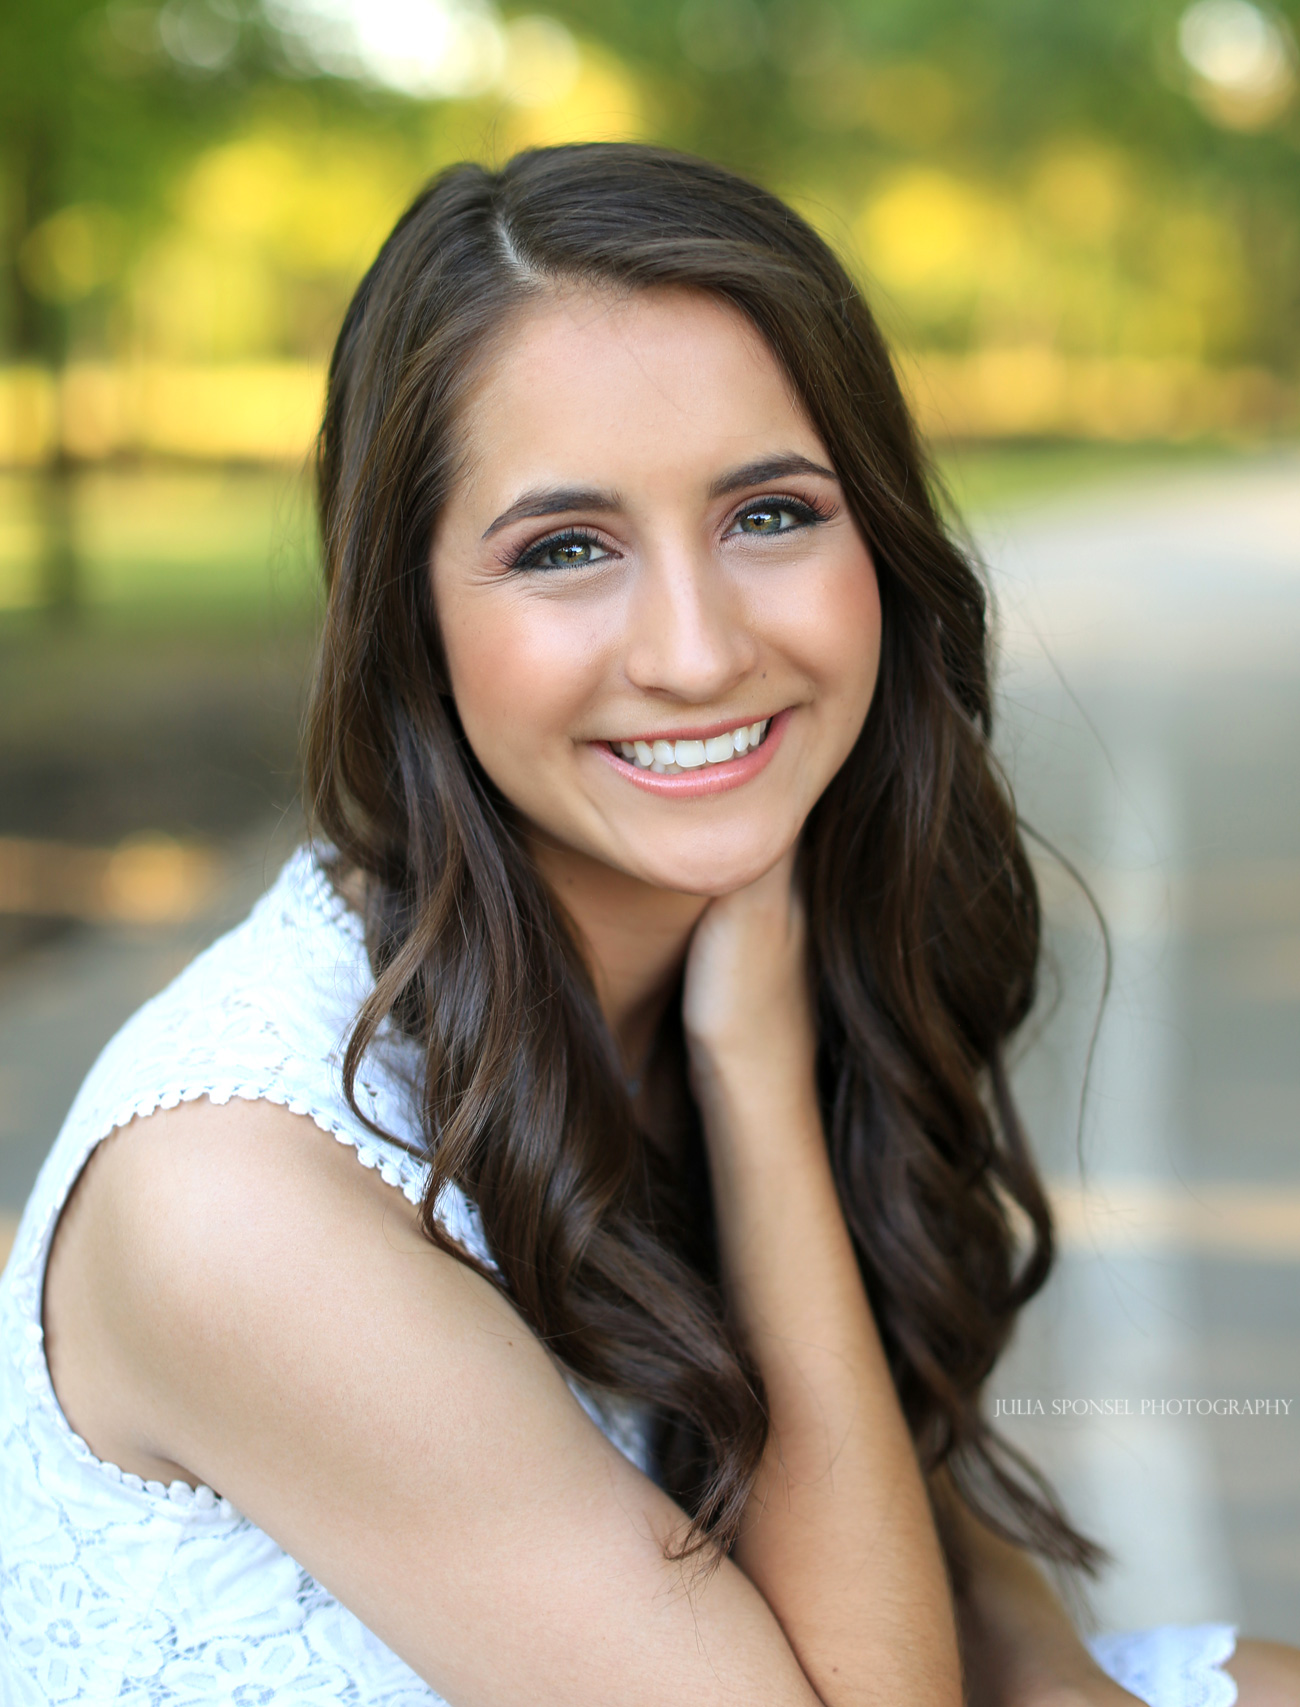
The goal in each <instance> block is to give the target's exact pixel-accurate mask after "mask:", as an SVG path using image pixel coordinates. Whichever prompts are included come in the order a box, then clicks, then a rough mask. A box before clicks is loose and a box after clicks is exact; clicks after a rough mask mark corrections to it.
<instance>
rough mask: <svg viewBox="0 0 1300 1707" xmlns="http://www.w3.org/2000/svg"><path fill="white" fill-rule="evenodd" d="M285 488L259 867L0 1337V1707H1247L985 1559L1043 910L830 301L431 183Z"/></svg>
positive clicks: (136, 1038) (644, 196) (607, 217)
mask: <svg viewBox="0 0 1300 1707" xmlns="http://www.w3.org/2000/svg"><path fill="white" fill-rule="evenodd" d="M318 471H319V486H320V509H321V526H322V536H323V542H324V554H325V562H326V569H327V576H328V581H329V601H328V607H327V614H326V621H325V629H324V634H323V637H322V642H321V650H320V659H319V665H318V670H317V677H316V682H315V687H314V697H313V705H312V711H311V717H310V725H309V731H308V744H307V745H308V750H307V764H306V769H307V781H308V800H309V806H310V809H311V812H312V815H313V819H314V824H315V839H314V840H313V841H312V843H311V844H309V845H308V846H307V847H305V848H304V849H302V850H300V852H299V853H298V855H297V856H295V858H294V859H293V860H292V861H291V862H290V864H289V865H288V866H287V867H286V869H285V871H284V872H283V874H282V875H281V877H280V879H279V880H278V882H277V883H276V884H275V886H274V887H273V889H272V890H271V892H270V893H269V895H268V896H266V897H265V898H264V899H263V901H262V902H261V903H260V904H259V905H258V907H257V908H256V909H255V910H254V912H253V914H252V916H251V917H250V918H249V919H248V920H247V921H246V922H245V923H244V924H243V925H242V926H240V927H238V928H237V929H236V930H235V931H233V932H232V933H230V935H228V936H227V937H225V938H224V939H222V941H221V942H219V943H218V944H216V945H215V946H214V947H213V948H212V949H210V950H209V951H208V952H207V953H206V954H205V955H204V956H202V957H201V958H200V959H199V960H198V961H197V962H195V964H194V965H193V966H192V967H190V968H189V969H188V970H187V971H186V972H185V973H183V974H182V976H181V977H180V978H179V979H178V980H177V981H176V982H175V983H174V984H173V985H172V986H171V987H170V988H169V990H167V991H166V992H164V993H163V995H162V996H161V997H159V998H157V999H156V1000H155V1002H153V1003H151V1004H150V1005H149V1006H148V1007H147V1008H145V1009H144V1010H142V1011H141V1013H140V1014H138V1015H137V1016H136V1018H135V1019H134V1020H133V1021H132V1022H130V1024H129V1025H128V1026H127V1027H126V1028H125V1029H124V1031H123V1032H122V1033H120V1034H119V1036H118V1037H117V1038H116V1039H115V1040H114V1042H113V1043H112V1044H110V1046H109V1048H108V1050H107V1051H106V1052H105V1055H104V1056H103V1057H102V1058H101V1060H100V1062H99V1063H98V1064H97V1066H96V1067H95V1069H94V1070H93V1071H92V1074H91V1076H90V1078H89V1079H88V1080H87V1083H86V1086H85V1087H84V1089H83V1091H82V1093H81V1095H80V1097H79V1098H78V1100H77V1103H76V1104H75V1105H74V1107H73V1110H72V1112H71V1114H70V1115H69V1117H68V1121H67V1123H66V1125H65V1127H64V1130H63V1132H62V1134H61V1135H60V1137H59V1139H58V1141H57V1143H56V1145H55V1148H54V1151H53V1153H52V1155H51V1158H50V1161H49V1163H48V1164H47V1166H46V1168H45V1170H44V1172H43V1174H42V1176H41V1179H40V1181H39V1182H38V1184H37V1187H36V1190H35V1192H34V1194H33V1197H32V1200H31V1202H30V1204H29V1206H28V1209H27V1212H26V1214H25V1216H24V1220H23V1223H22V1225H21V1227H20V1229H19V1232H18V1236H17V1239H16V1243H15V1249H14V1253H13V1257H12V1259H11V1261H10V1264H9V1267H8V1269H7V1270H6V1273H5V1277H4V1281H3V1283H2V1285H0V1315H2V1317H3V1323H2V1325H3V1329H4V1334H3V1339H2V1340H0V1347H2V1348H3V1349H2V1353H0V1633H2V1634H3V1637H4V1642H3V1646H2V1647H0V1685H3V1693H4V1695H5V1699H6V1701H7V1702H8V1701H14V1702H16V1703H22V1704H24V1707H25V1704H26V1703H28V1702H31V1703H36V1702H44V1701H46V1700H50V1699H60V1700H71V1701H82V1702H94V1703H99V1702H103V1703H107V1702H109V1701H113V1702H118V1703H123V1702H125V1703H132V1702H139V1703H144V1702H155V1701H161V1700H164V1699H165V1700H168V1701H192V1702H195V1703H199V1702H202V1703H205V1704H207V1703H215V1702H226V1703H230V1704H232V1707H234V1704H235V1703H238V1704H240V1707H247V1704H248V1703H252V1702H261V1703H269V1702H271V1701H274V1702H276V1703H281V1702H284V1703H293V1704H301V1707H307V1704H313V1707H315V1704H323V1703H326V1702H339V1701H355V1702H358V1703H360V1702H365V1703H374V1704H380V1703H382V1704H385V1707H395V1704H398V1703H401V1704H408V1703H409V1704H414V1703H417V1702H419V1703H436V1702H438V1701H440V1700H441V1701H447V1702H454V1703H458V1704H462V1703H463V1704H464V1707H478V1704H482V1707H516V1704H518V1707H525V1704H527V1707H548V1704H554V1707H597V1704H603V1703H605V1702H609V1701H617V1702H619V1703H621V1704H627V1707H668V1704H670V1703H672V1704H674V1707H675V1704H676V1703H678V1702H681V1701H683V1700H689V1701H691V1702H693V1703H700V1704H702V1707H709V1704H716V1707H723V1704H726V1703H737V1704H739V1703H742V1702H743V1703H745V1704H746V1707H750V1704H753V1703H763V1704H766V1707H858V1704H865V1703H868V1702H873V1703H874V1702H878V1701H891V1702H892V1701H907V1702H909V1703H917V1704H919V1707H961V1704H962V1703H963V1702H965V1701H973V1702H978V1703H998V1704H1001V1707H1089V1704H1091V1707H1119V1704H1120V1703H1122V1702H1123V1701H1125V1700H1131V1699H1132V1696H1131V1695H1130V1694H1128V1693H1126V1688H1127V1689H1131V1690H1132V1691H1133V1692H1134V1693H1136V1694H1137V1695H1138V1696H1139V1697H1140V1698H1141V1699H1144V1700H1146V1701H1148V1702H1150V1703H1152V1704H1153V1707H1220V1704H1225V1703H1228V1702H1231V1701H1232V1700H1233V1699H1235V1691H1236V1684H1235V1683H1234V1681H1233V1676H1232V1675H1230V1674H1229V1673H1228V1672H1227V1671H1225V1670H1223V1669H1222V1667H1223V1666H1224V1665H1225V1664H1229V1663H1230V1664H1231V1666H1232V1668H1233V1672H1234V1673H1235V1676H1236V1678H1237V1680H1238V1681H1240V1683H1241V1685H1242V1697H1241V1699H1242V1700H1243V1702H1246V1703H1248V1707H1269V1704H1270V1703H1272V1702H1283V1701H1286V1700H1293V1699H1294V1698H1295V1696H1294V1679H1295V1676H1296V1657H1295V1656H1293V1655H1291V1653H1290V1651H1289V1650H1285V1649H1281V1648H1267V1647H1261V1646H1259V1645H1254V1646H1251V1645H1250V1644H1242V1645H1241V1647H1239V1648H1238V1649H1237V1651H1236V1653H1235V1654H1234V1651H1233V1650H1234V1637H1235V1632H1234V1631H1233V1630H1232V1629H1231V1628H1230V1627H1226V1626H1218V1625H1215V1626H1205V1627H1201V1628H1199V1629H1173V1630H1165V1631H1159V1632H1145V1633H1142V1632H1139V1633H1137V1634H1135V1635H1130V1636H1119V1637H1115V1636H1112V1637H1109V1638H1106V1639H1105V1640H1104V1641H1102V1642H1099V1643H1095V1644H1093V1646H1092V1648H1091V1650H1090V1649H1089V1648H1088V1647H1085V1646H1084V1645H1083V1644H1082V1643H1081V1642H1080V1641H1079V1640H1078V1638H1077V1637H1076V1636H1075V1634H1074V1631H1073V1629H1072V1627H1071V1625H1070V1622H1069V1620H1068V1619H1067V1617H1066V1616H1065V1614H1064V1612H1063V1610H1062V1608H1061V1607H1060V1605H1059V1603H1058V1602H1057V1601H1056V1599H1055V1598H1054V1596H1053V1595H1052V1594H1051V1593H1050V1592H1049V1590H1048V1589H1047V1586H1046V1584H1045V1582H1044V1580H1043V1578H1042V1577H1041V1576H1040V1575H1039V1574H1038V1573H1037V1571H1036V1570H1035V1568H1034V1567H1033V1566H1032V1565H1031V1564H1030V1563H1029V1562H1028V1559H1027V1557H1026V1550H1031V1551H1037V1552H1038V1553H1039V1554H1040V1555H1042V1556H1044V1557H1046V1558H1048V1559H1051V1560H1054V1561H1056V1562H1058V1563H1059V1564H1062V1565H1064V1566H1067V1567H1069V1566H1073V1567H1083V1568H1088V1567H1091V1566H1093V1565H1095V1563H1096V1562H1097V1560H1098V1558H1099V1556H1100V1555H1099V1552H1098V1549H1096V1548H1095V1547H1094V1546H1093V1545H1092V1544H1091V1543H1090V1542H1089V1541H1088V1540H1087V1539H1086V1538H1085V1537H1083V1536H1081V1535H1079V1534H1078V1533H1077V1532H1076V1531H1075V1530H1074V1529H1073V1528H1072V1527H1071V1525H1070V1523H1069V1522H1068V1520H1067V1519H1066V1517H1065V1515H1064V1513H1063V1512H1062V1511H1061V1509H1060V1507H1059V1505H1058V1504H1057V1502H1056V1501H1055V1499H1054V1497H1053V1496H1052V1494H1051V1491H1050V1489H1049V1488H1048V1487H1047V1485H1046V1484H1045V1483H1044V1482H1043V1481H1042V1480H1041V1478H1039V1477H1037V1476H1036V1474H1035V1473H1034V1472H1033V1470H1032V1468H1031V1467H1030V1466H1028V1465H1027V1464H1025V1463H1024V1462H1023V1461H1020V1460H1018V1459H1017V1458H1016V1457H1015V1455H1014V1454H1013V1453H1011V1452H1010V1451H1009V1449H1008V1448H1007V1447H1005V1446H1004V1445H1002V1444H1001V1443H1000V1442H999V1440H998V1438H997V1436H996V1435H995V1433H994V1432H993V1431H992V1429H991V1428H990V1426H989V1424H988V1422H987V1421H986V1419H985V1417H984V1415H983V1413H982V1410H981V1392H982V1388H983V1384H984V1382H985V1380H986V1378H987V1376H988V1374H989V1372H990V1370H991V1369H992V1367H993V1365H994V1363H995V1360H996V1358H997V1356H998V1354H999V1352H1000V1351H1001V1349H1002V1348H1003V1346H1004V1345H1005V1343H1006V1340H1007V1337H1008V1335H1009V1333H1010V1331H1011V1328H1012V1326H1013V1324H1014V1321H1015V1317H1016V1313H1017V1311H1018V1309H1019V1308H1020V1306H1021V1305H1022V1304H1023V1303H1024V1302H1025V1300H1026V1299H1027V1298H1029V1297H1030V1296H1031V1295H1032V1294H1033V1293H1034V1291H1035V1290H1036V1289H1037V1288H1038V1287H1039V1286H1040V1285H1041V1283H1042V1281H1043V1279H1044V1277H1045V1275H1046V1273H1047V1270H1048V1267H1049V1264H1050V1260H1051V1224H1050V1219H1049V1216H1048V1210H1047V1205H1046V1202H1045V1199H1044V1196H1043V1192H1042V1189H1041V1186H1040V1184H1039V1181H1038V1178H1037V1175H1036V1173H1035V1170H1034V1167H1033V1164H1032V1160H1031V1157H1030V1153H1029V1150H1028V1146H1027V1143H1026V1140H1025V1138H1024V1135H1023V1133H1022V1132H1021V1129H1020V1126H1019V1123H1018V1121H1017V1117H1016V1111H1015V1108H1014V1106H1013V1104H1012V1101H1011V1097H1010V1093H1009V1090H1008V1084H1007V1077H1006V1072H1005V1069H1004V1065H1003V1050H1004V1046H1005V1044H1006V1041H1007V1039H1008V1037H1009V1036H1010V1035H1011V1034H1012V1032H1013V1031H1014V1030H1015V1028H1016V1027H1017V1026H1018V1025H1019V1024H1020V1022H1021V1021H1022V1020H1023V1018H1024V1016H1025V1014H1026V1013H1027V1011H1028V1009H1029V1006H1030V1003H1031V1000H1032V996H1033V988H1034V975H1035V969H1036V965H1037V958H1038V948H1039V942H1038V904H1037V896H1036V892H1035V889H1034V885H1033V879H1032V874H1031V871H1030V868H1029V865H1028V862H1027V859H1026V857H1025V852H1024V849H1023V846H1022V845H1021V841H1020V838H1019V834H1018V827H1017V821H1016V816H1015V811H1014V808H1013V806H1012V803H1011V801H1010V800H1009V798H1008V797H1007V795H1006V793H1005V790H1004V787H1003V785H1002V783H1001V782H1000V780H999V778H998V775H997V773H996V771H995V768H994V767H993V765H992V763H991V761H990V757H989V747H988V741H989V728H990V692H989V681H988V661H987V635H986V630H985V607H984V599H983V594H982V591H981V587H980V584H979V581H978V579H977V577H976V575H975V574H974V572H973V570H972V568H971V566H970V564H969V563H968V562H967V561H966V560H965V559H964V557H963V556H962V555H961V553H960V551H959V550H958V549H957V547H956V546H955V545H954V544H953V543H952V541H951V540H950V539H949V537H948V536H947V534H946V533H945V531H944V529H943V527H942V526H941V524H940V521H939V518H938V515H937V512H936V509H935V506H934V503H933V501H932V498H931V496H930V493H929V489H928V486H927V484H926V476H925V465H924V461H923V458H922V455H921V453H920V451H919V449H918V447H917V445H916V443H915V440H914V436H913V433H912V429H911V425H910V422H909V420H908V417H907V414H906V411H905V409H904V406H903V403H902V401H901V397H900V394H899V391H898V387H897V384H896V383H895V380H894V377H893V373H892V370H891V367H890V363H889V359H888V356H887V353H886V351H885V349H884V346H883V344H882V343H881V340H880V337H879V334H878V332H877V330H876V328H875V325H874V323H873V321H872V320H871V317H870V315H869V313H868V311H867V309H866V307H865V305H864V304H863V302H862V301H861V299H860V297H859V296H858V295H857V293H856V292H855V290H854V288H853V286H852V285H851V283H850V281H849V280H848V278H847V277H846V275H845V273H844V272H843V270H842V269H841V267H840V266H839V264H838V262H837V261H836V260H835V258H834V257H833V256H832V255H831V254H830V253H829V251H828V250H827V249H826V248H825V246H824V245H823V244H822V243H821V242H820V240H819V239H818V238H817V237H816V236H815V235H814V234H813V233H812V232H811V231H810V230H809V229H808V228H807V227H806V226H805V225H804V224H803V223H802V222H801V221H800V220H799V219H798V218H797V217H796V216H795V215H794V214H793V213H792V212H791V211H790V210H789V209H788V208H786V207H784V206H783V205H782V204H781V203H780V202H778V201H776V200H775V199H774V198H772V197H770V196H768V195H766V194H765V193H764V192H762V191H760V190H758V189H757V188H755V187H754V186H752V185H750V184H746V183H744V182H742V181H740V180H738V179H735V178H733V177H731V176H729V175H728V174H726V173H723V172H721V171H720V170H718V169H717V168H714V167H712V166H709V165H707V164H705V163H703V162H700V161H694V160H690V159H685V158H683V157H680V156H675V155H670V154H666V153H662V152H658V151H654V150H649V149H641V148H636V147H631V146H597V145H589V146H584V147H579V148H570V149H555V150H548V151H541V152H537V153H533V154H528V155H524V156H520V157H519V158H518V159H516V160H514V161H512V162H511V163H510V164H509V165H508V166H507V167H506V168H505V169H504V170H503V171H501V172H500V173H496V174H492V173H488V172H485V171H483V170H481V169H479V168H477V167H470V166H465V167H459V168H456V169H454V170H453V171H451V172H449V173H447V174H444V176H443V177H441V178H440V179H438V180H437V181H436V182H435V183H434V184H432V185H431V186H430V187H429V188H428V190H427V191H426V192H425V193H424V194H423V195H422V196H421V197H420V199H419V200H418V201H417V202H416V203H415V204H414V206H413V207H412V208H411V209H410V210H409V211H408V213H407V214H406V215H405V217H404V218H403V219H402V221H401V222H400V223H399V225H398V227H397V229H396V230H395V231H394V233H393V235H392V236H391V238H390V239H389V241H388V242H387V243H386V245H385V246H384V249H383V250H382V252H381V254H380V256H379V258H378V259H377V261H376V262H375V264H374V266H373V267H372V268H371V271H370V272H369V274H368V275H367V277H366V279H365V280H364V281H363V283H362V285H361V287H360V289H359V291H358V293H357V296H356V298H355V300H354V302H353V304H352V306H351V308H350V310H349V312H348V315H347V318H346V320H345V323H344V326H343V329H342V332H341V335H340V338H339V342H338V346H337V348H336V352H335V356H334V361H333V364H332V367H331V373H330V385H329V396H328V401H327V406H326V416H325V422H324V426H323V429H322V433H321V439H320V450H319V462H318ZM323 1134H325V1135H331V1134H332V1135H333V1137H334V1138H336V1139H338V1140H339V1141H340V1142H339V1143H329V1142H327V1141H326V1138H325V1137H324V1136H323ZM358 1162H360V1163H361V1164H362V1165H361V1166H360V1167H358V1166H357V1163H358ZM1013 1210H1014V1211H1017V1212H1018V1220H1019V1222H1020V1223H1022V1224H1025V1225H1027V1226H1028V1228H1029V1234H1028V1237H1027V1240H1026V1242H1025V1244H1024V1246H1023V1247H1022V1246H1020V1245H1018V1243H1017V1240H1016V1238H1015V1237H1014V1236H1013V1219H1012V1211H1013ZM1288 1691H1292V1693H1287V1692H1288Z"/></svg>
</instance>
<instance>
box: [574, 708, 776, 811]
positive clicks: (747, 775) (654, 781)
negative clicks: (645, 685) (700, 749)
mask: <svg viewBox="0 0 1300 1707" xmlns="http://www.w3.org/2000/svg"><path fill="white" fill-rule="evenodd" d="M793 712H794V707H793V706H787V707H786V709H785V710H784V711H778V712H777V714H776V715H775V717H773V718H771V719H770V721H768V730H767V735H766V737H765V738H764V739H763V740H762V741H761V742H760V744H759V745H758V746H757V747H751V748H750V749H749V751H748V752H746V753H743V754H739V755H737V757H735V758H734V759H726V760H724V761H723V762H722V763H721V764H706V765H702V766H700V767H699V768H698V769H696V770H688V771H682V772H681V773H680V774H679V775H677V776H663V775H660V774H657V773H656V772H655V771H652V770H644V769H642V768H641V766H639V765H637V764H634V763H631V762H629V761H628V760H627V759H624V758H621V757H620V756H619V754H617V753H616V752H614V750H613V749H612V748H611V747H610V745H609V743H608V742H607V741H592V742H590V743H589V745H590V746H591V747H592V748H593V749H594V751H596V752H597V753H599V754H600V756H601V757H602V758H603V759H605V760H607V761H608V763H609V764H611V765H612V766H613V767H614V769H615V770H616V771H617V772H618V773H619V775H620V776H623V777H626V778H627V780H628V781H629V782H633V783H635V784H636V786H637V787H638V788H642V789H644V790H645V791H646V793H647V794H660V795H671V796H672V798H673V799H674V800H693V799H697V798H698V797H699V796H700V795H704V794H722V793H725V792H726V791H727V790H728V789H732V788H739V787H740V786H741V785H742V784H743V783H746V782H749V781H750V780H751V779H752V778H753V777H756V776H757V775H758V773H759V772H760V771H761V770H764V769H765V768H766V767H767V765H768V764H769V763H770V762H771V759H772V756H773V754H774V753H775V752H776V749H777V748H778V747H779V746H780V745H781V737H782V736H783V735H784V734H785V730H786V725H787V724H788V723H789V721H790V718H791V716H792V715H793ZM759 721H760V722H762V721H764V719H761V718H760V719H759ZM733 727H735V725H733V724H730V723H722V724H719V725H718V726H717V729H716V730H711V731H709V732H708V733H710V734H712V733H722V732H724V731H726V730H729V729H731V728H733ZM704 738H705V731H703V730H701V731H699V733H698V735H697V733H696V731H694V730H691V731H689V732H686V731H681V732H678V733H677V739H678V740H688V739H704ZM650 744H651V745H653V741H652V742H651V743H650Z"/></svg>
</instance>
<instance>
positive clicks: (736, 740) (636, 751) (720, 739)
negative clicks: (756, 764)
mask: <svg viewBox="0 0 1300 1707" xmlns="http://www.w3.org/2000/svg"><path fill="white" fill-rule="evenodd" d="M770 722H771V719H770V718H768V717H764V718H761V719H760V720H759V722H757V723H742V724H741V726H740V727H739V729H732V730H731V731H729V733H727V734H725V735H710V736H709V738H708V740H707V741H692V740H683V741H653V742H651V741H611V742H610V746H611V747H613V749H614V750H615V752H617V753H621V754H622V756H623V757H624V758H625V759H626V760H627V761H628V763H629V764H635V765H636V766H637V767H638V769H640V770H643V771H644V770H648V771H653V772H654V773H655V775H656V776H678V775H680V774H681V772H682V771H693V770H699V768H700V766H701V765H725V764H726V762H727V760H728V759H733V758H736V757H738V756H739V755H740V754H742V753H748V752H751V751H752V750H753V749H754V748H755V747H757V746H758V744H759V742H760V741H761V740H762V739H763V737H764V735H766V734H767V726H768V724H769V723H770Z"/></svg>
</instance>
